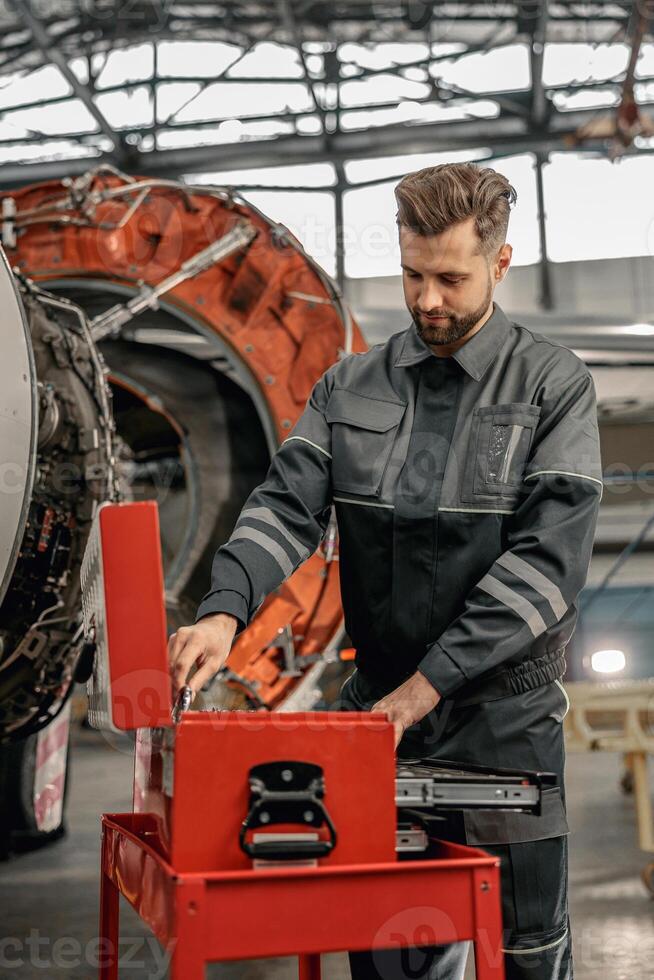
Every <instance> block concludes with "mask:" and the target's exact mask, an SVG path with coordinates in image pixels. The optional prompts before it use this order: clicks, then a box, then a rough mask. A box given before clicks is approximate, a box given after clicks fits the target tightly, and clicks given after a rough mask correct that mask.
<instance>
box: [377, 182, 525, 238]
mask: <svg viewBox="0 0 654 980" xmlns="http://www.w3.org/2000/svg"><path fill="white" fill-rule="evenodd" d="M395 198H396V200H397V204H398V210H397V224H398V226H400V227H405V228H409V229H410V230H411V231H413V232H415V233H416V234H418V235H425V236H428V235H439V234H440V233H441V232H443V231H445V229H446V228H449V227H450V225H454V224H456V223H457V222H459V221H465V219H466V218H470V217H474V219H475V228H476V230H477V235H478V236H479V241H480V243H481V251H482V252H485V253H487V254H488V253H491V252H495V251H496V250H497V249H498V248H500V246H501V245H503V244H504V242H505V241H506V232H507V228H508V226H509V212H510V208H511V205H512V204H515V202H516V200H517V194H516V192H515V188H514V187H513V186H512V185H511V184H510V183H509V181H508V180H507V179H506V177H505V176H504V175H503V174H499V173H498V172H497V171H496V170H492V169H491V168H490V167H478V166H477V165H476V164H474V163H439V164H438V166H436V167H425V168H424V170H416V171H415V172H414V173H410V174H407V175H406V176H405V177H403V178H402V180H401V181H400V182H399V184H397V185H396V187H395Z"/></svg>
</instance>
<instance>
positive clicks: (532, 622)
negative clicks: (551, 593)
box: [478, 575, 547, 636]
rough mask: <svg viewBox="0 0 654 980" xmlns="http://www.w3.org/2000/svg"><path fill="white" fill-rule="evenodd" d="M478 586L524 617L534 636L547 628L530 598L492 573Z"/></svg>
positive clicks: (485, 576)
mask: <svg viewBox="0 0 654 980" xmlns="http://www.w3.org/2000/svg"><path fill="white" fill-rule="evenodd" d="M478 587H479V588H480V589H483V591H484V592H487V593H488V594H489V595H491V596H492V597H493V599H497V600H498V602H502V603H504V605H505V606H508V607H509V609H512V610H513V612H514V613H517V614H518V616H520V618H521V619H524V621H525V623H526V624H527V626H528V627H529V629H530V630H531V632H532V633H533V635H534V636H540V634H541V633H544V632H545V630H546V629H547V626H546V625H545V622H544V620H543V617H542V616H541V614H540V613H539V612H538V610H537V609H536V607H535V606H532V604H531V603H530V602H529V600H528V599H525V598H524V597H523V596H521V595H520V593H519V592H514V591H513V589H510V588H509V587H508V585H504V583H503V582H500V580H499V579H497V578H494V576H492V575H484V577H483V579H482V580H481V582H479V584H478Z"/></svg>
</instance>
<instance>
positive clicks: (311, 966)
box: [298, 953, 322, 980]
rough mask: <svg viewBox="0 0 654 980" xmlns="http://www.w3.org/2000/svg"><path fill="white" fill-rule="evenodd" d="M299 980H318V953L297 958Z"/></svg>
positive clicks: (319, 976) (320, 974)
mask: <svg viewBox="0 0 654 980" xmlns="http://www.w3.org/2000/svg"><path fill="white" fill-rule="evenodd" d="M298 961H299V966H300V972H299V978H300V980H320V978H321V976H322V973H321V972H320V953H308V954H305V955H303V956H298Z"/></svg>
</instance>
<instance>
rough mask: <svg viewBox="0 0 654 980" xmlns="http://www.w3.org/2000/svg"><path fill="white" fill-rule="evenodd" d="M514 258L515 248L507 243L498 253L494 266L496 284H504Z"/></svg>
mask: <svg viewBox="0 0 654 980" xmlns="http://www.w3.org/2000/svg"><path fill="white" fill-rule="evenodd" d="M512 257H513V247H512V246H511V245H509V244H507V243H506V242H505V244H504V245H502V247H501V248H500V250H499V252H498V253H497V257H496V259H495V263H494V265H493V276H494V279H495V282H502V280H503V279H504V277H505V276H506V274H507V272H508V271H509V266H510V265H511V259H512Z"/></svg>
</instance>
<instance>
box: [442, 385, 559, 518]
mask: <svg viewBox="0 0 654 980" xmlns="http://www.w3.org/2000/svg"><path fill="white" fill-rule="evenodd" d="M539 416H540V408H539V407H538V406H537V405H530V404H528V403H522V402H512V403H510V404H507V405H489V406H487V407H482V408H476V409H475V410H474V412H473V415H472V425H471V429H470V442H469V444H468V454H467V458H466V466H465V477H464V485H463V492H462V494H461V496H462V499H463V500H464V501H465V502H466V503H474V502H477V503H479V502H483V501H486V502H487V503H492V502H498V501H502V502H506V503H516V502H517V500H518V499H519V496H520V488H521V486H522V481H523V479H524V472H525V465H526V463H527V459H528V456H529V450H530V448H531V444H532V441H533V438H534V433H535V431H536V426H537V424H538V418H539Z"/></svg>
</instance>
